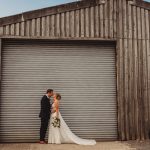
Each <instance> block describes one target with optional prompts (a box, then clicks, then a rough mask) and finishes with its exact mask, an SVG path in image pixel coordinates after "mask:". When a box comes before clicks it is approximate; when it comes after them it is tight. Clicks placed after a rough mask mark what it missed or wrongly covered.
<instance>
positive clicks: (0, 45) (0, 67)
mask: <svg viewBox="0 0 150 150" xmlns="http://www.w3.org/2000/svg"><path fill="white" fill-rule="evenodd" d="M1 80H2V39H1V38H0V88H1Z"/></svg>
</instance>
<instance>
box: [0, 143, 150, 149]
mask: <svg viewBox="0 0 150 150" xmlns="http://www.w3.org/2000/svg"><path fill="white" fill-rule="evenodd" d="M131 145H132V144H131V143H126V142H119V141H113V142H98V143H97V144H96V145H94V146H82V145H76V144H61V145H55V144H36V143H34V144H31V143H29V144H25V143H24V144H0V150H136V148H134V146H132V147H131ZM144 150H146V149H144ZM147 150H150V149H147Z"/></svg>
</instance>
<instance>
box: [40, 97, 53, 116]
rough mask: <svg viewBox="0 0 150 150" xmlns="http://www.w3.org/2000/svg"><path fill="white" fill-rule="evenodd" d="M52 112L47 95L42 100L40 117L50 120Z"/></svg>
mask: <svg viewBox="0 0 150 150" xmlns="http://www.w3.org/2000/svg"><path fill="white" fill-rule="evenodd" d="M50 112H51V104H50V99H49V98H48V97H47V96H46V95H44V96H43V97H42V99H41V111H40V114H39V117H40V118H45V119H49V118H50Z"/></svg>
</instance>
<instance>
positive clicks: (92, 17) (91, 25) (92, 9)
mask: <svg viewBox="0 0 150 150" xmlns="http://www.w3.org/2000/svg"><path fill="white" fill-rule="evenodd" d="M90 37H94V7H91V8H90Z"/></svg>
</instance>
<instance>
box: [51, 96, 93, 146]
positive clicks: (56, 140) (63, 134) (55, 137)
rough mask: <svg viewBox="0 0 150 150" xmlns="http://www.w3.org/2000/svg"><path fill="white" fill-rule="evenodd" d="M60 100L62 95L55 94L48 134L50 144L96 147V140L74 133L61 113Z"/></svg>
mask: <svg viewBox="0 0 150 150" xmlns="http://www.w3.org/2000/svg"><path fill="white" fill-rule="evenodd" d="M60 99H61V95H60V94H54V103H53V104H52V114H51V118H50V125H49V133H48V143H51V144H61V143H76V144H81V145H95V144H96V141H95V140H87V139H82V138H79V137H78V136H76V135H75V134H74V133H72V131H71V130H70V129H69V127H68V125H67V124H66V123H65V121H64V119H63V118H62V116H61V114H60V112H59V101H60Z"/></svg>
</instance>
